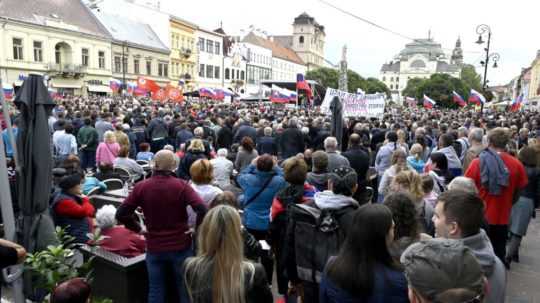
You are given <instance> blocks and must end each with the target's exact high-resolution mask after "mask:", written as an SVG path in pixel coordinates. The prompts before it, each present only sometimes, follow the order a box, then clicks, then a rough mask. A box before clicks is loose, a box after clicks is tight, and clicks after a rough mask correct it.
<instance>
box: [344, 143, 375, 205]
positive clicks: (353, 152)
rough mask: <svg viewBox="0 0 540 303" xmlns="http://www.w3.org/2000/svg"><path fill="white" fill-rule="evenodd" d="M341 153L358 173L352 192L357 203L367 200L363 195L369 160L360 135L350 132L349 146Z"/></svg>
mask: <svg viewBox="0 0 540 303" xmlns="http://www.w3.org/2000/svg"><path fill="white" fill-rule="evenodd" d="M342 155H343V157H345V158H347V160H349V164H350V166H351V167H352V168H353V169H354V170H355V171H356V174H357V175H358V181H357V184H358V189H357V190H356V192H355V193H354V198H355V199H356V201H358V202H359V203H364V202H369V201H365V197H364V195H365V190H366V185H367V172H368V169H369V162H370V161H369V154H368V153H367V152H366V151H365V150H364V148H363V147H362V141H361V138H360V135H358V134H352V135H351V136H350V137H349V148H348V150H347V151H346V152H344V153H342Z"/></svg>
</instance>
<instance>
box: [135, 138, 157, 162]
mask: <svg viewBox="0 0 540 303" xmlns="http://www.w3.org/2000/svg"><path fill="white" fill-rule="evenodd" d="M139 150H140V152H138V153H137V158H136V160H137V161H139V160H143V161H148V162H150V161H152V159H154V153H153V152H151V151H150V144H148V143H146V142H143V143H141V144H140V145H139Z"/></svg>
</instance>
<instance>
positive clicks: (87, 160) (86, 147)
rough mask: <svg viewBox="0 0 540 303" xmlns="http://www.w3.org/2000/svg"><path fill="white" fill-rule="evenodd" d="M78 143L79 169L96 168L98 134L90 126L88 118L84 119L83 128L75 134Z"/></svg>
mask: <svg viewBox="0 0 540 303" xmlns="http://www.w3.org/2000/svg"><path fill="white" fill-rule="evenodd" d="M77 140H78V141H79V144H80V145H81V147H80V157H81V168H82V169H83V170H87V169H95V168H96V149H97V146H98V143H99V134H98V132H97V130H96V129H95V128H94V127H93V126H92V120H91V119H90V118H85V119H84V126H83V127H82V128H81V129H79V132H78V133H77Z"/></svg>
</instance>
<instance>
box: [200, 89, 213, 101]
mask: <svg viewBox="0 0 540 303" xmlns="http://www.w3.org/2000/svg"><path fill="white" fill-rule="evenodd" d="M199 95H200V96H201V97H207V98H211V99H214V98H215V94H214V90H213V89H211V88H206V87H201V88H199Z"/></svg>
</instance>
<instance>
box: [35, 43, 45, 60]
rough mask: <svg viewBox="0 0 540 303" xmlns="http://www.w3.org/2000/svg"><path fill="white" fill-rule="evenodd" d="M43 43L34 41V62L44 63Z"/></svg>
mask: <svg viewBox="0 0 540 303" xmlns="http://www.w3.org/2000/svg"><path fill="white" fill-rule="evenodd" d="M42 46H43V43H42V42H41V41H34V61H35V62H43V47H42Z"/></svg>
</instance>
